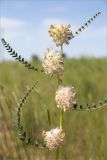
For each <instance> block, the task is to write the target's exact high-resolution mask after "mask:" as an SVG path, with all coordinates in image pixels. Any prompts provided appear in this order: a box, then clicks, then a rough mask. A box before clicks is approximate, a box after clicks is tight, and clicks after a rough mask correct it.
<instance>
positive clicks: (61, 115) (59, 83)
mask: <svg viewBox="0 0 107 160" xmlns="http://www.w3.org/2000/svg"><path fill="white" fill-rule="evenodd" d="M60 54H61V56H63V47H62V45H61V46H60ZM61 84H62V80H61V79H60V77H59V74H58V85H59V86H60V85H61ZM62 122H63V109H61V111H60V120H59V127H60V129H62V124H63V123H62ZM59 157H60V148H57V151H56V160H59Z"/></svg>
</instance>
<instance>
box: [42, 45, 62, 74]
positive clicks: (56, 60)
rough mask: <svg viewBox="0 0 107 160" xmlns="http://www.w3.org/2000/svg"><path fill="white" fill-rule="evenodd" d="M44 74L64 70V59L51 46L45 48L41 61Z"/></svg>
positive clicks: (58, 72) (59, 72) (57, 72)
mask: <svg viewBox="0 0 107 160" xmlns="http://www.w3.org/2000/svg"><path fill="white" fill-rule="evenodd" d="M42 66H43V68H44V71H45V73H46V74H50V75H53V74H60V75H61V74H62V73H63V71H64V61H63V58H62V55H61V54H60V53H56V52H55V51H54V49H53V48H49V49H47V51H46V52H45V57H44V60H43V63H42Z"/></svg>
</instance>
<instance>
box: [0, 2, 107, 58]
mask: <svg viewBox="0 0 107 160" xmlns="http://www.w3.org/2000/svg"><path fill="white" fill-rule="evenodd" d="M99 11H101V15H100V16H99V17H97V18H96V20H95V21H94V22H92V24H91V25H90V26H89V27H87V29H86V30H84V31H83V32H82V33H81V34H79V35H78V36H77V37H75V38H74V39H72V40H71V41H70V44H69V45H65V46H64V52H65V53H66V55H67V56H68V57H75V58H78V57H81V56H85V57H87V56H88V57H92V56H94V57H105V56H107V1H106V0H0V37H1V38H2V37H4V38H5V40H6V41H7V42H8V43H10V45H11V46H12V48H13V49H15V50H16V51H17V52H18V54H21V55H22V57H24V58H25V59H30V58H31V56H32V54H36V55H38V56H39V57H40V58H43V57H44V53H45V51H46V50H47V48H50V47H53V48H55V50H58V48H57V47H56V45H55V44H54V42H53V41H52V39H51V38H50V37H49V34H48V28H49V25H50V24H70V25H71V30H72V32H73V33H74V32H75V31H76V30H77V29H78V28H79V27H80V26H81V25H83V24H84V22H85V21H87V20H88V19H89V18H91V17H92V16H93V15H94V14H96V13H97V12H99ZM0 59H1V60H7V59H11V58H10V56H9V55H8V54H7V52H6V51H5V49H4V47H3V46H2V44H1V42H0Z"/></svg>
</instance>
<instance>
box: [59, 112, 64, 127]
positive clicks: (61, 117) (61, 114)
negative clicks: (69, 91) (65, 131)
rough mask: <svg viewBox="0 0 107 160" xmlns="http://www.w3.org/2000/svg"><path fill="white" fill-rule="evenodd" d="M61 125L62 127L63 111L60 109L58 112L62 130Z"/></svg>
mask: <svg viewBox="0 0 107 160" xmlns="http://www.w3.org/2000/svg"><path fill="white" fill-rule="evenodd" d="M62 125H63V109H61V112H60V129H62Z"/></svg>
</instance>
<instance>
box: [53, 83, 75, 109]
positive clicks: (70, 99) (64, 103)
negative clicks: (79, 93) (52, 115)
mask: <svg viewBox="0 0 107 160" xmlns="http://www.w3.org/2000/svg"><path fill="white" fill-rule="evenodd" d="M55 101H56V103H57V107H59V108H61V109H63V110H64V111H66V110H68V109H70V108H71V109H72V108H73V105H74V104H75V103H76V92H75V90H74V87H69V86H67V87H64V86H60V87H59V89H58V90H57V91H56V95H55Z"/></svg>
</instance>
